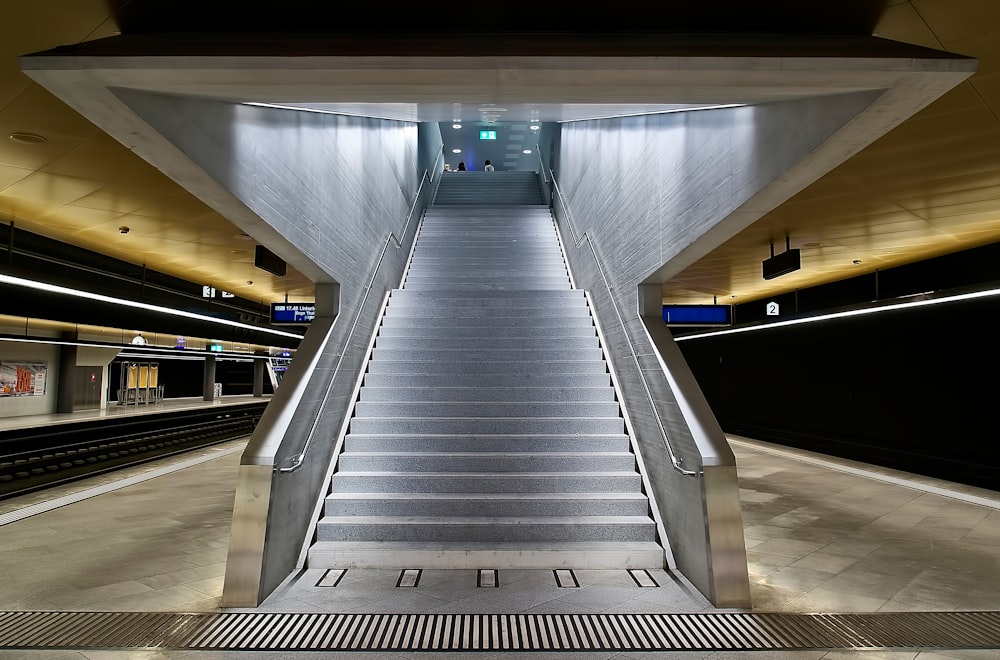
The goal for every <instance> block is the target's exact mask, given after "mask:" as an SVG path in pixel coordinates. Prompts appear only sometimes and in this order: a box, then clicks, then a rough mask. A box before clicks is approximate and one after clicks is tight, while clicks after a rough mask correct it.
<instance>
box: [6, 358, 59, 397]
mask: <svg viewBox="0 0 1000 660" xmlns="http://www.w3.org/2000/svg"><path fill="white" fill-rule="evenodd" d="M48 368H49V363H48V362H11V361H6V360H5V361H3V362H0V396H42V395H43V394H45V377H46V372H47V371H48Z"/></svg>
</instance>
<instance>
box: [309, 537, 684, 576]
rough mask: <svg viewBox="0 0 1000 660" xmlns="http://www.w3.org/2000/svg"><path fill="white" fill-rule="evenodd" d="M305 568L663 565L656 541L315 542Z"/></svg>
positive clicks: (520, 567)
mask: <svg viewBox="0 0 1000 660" xmlns="http://www.w3.org/2000/svg"><path fill="white" fill-rule="evenodd" d="M307 561H308V564H307V565H308V567H309V568H338V569H339V568H347V569H350V568H377V569H387V568H400V567H405V568H421V569H436V568H437V569H445V568H452V569H479V568H492V569H581V568H588V569H595V570H599V569H630V568H663V567H664V565H665V564H666V556H665V553H664V550H663V548H662V547H660V545H659V544H657V543H652V542H639V543H622V542H618V541H587V542H563V543H551V542H550V543H539V542H525V543H497V542H489V543H470V542H464V543H462V542H458V543H443V542H428V541H422V542H406V541H379V542H378V543H362V542H353V543H351V542H320V543H316V544H315V545H313V546H312V547H311V548H310V549H309V554H308V559H307Z"/></svg>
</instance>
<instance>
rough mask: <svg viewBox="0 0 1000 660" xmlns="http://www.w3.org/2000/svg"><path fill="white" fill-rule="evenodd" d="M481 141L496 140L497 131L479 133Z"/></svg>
mask: <svg viewBox="0 0 1000 660" xmlns="http://www.w3.org/2000/svg"><path fill="white" fill-rule="evenodd" d="M479 139H480V140H495V139H497V132H496V131H479Z"/></svg>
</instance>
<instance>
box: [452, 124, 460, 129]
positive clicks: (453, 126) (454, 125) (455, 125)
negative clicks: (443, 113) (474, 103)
mask: <svg viewBox="0 0 1000 660" xmlns="http://www.w3.org/2000/svg"><path fill="white" fill-rule="evenodd" d="M451 127H452V128H455V129H459V128H462V125H461V124H452V125H451Z"/></svg>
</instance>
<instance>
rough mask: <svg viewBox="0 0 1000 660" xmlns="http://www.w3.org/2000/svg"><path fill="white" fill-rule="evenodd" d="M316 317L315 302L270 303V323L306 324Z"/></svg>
mask: <svg viewBox="0 0 1000 660" xmlns="http://www.w3.org/2000/svg"><path fill="white" fill-rule="evenodd" d="M314 318H316V303H271V323H272V325H306V324H308V323H310V322H312V320H313V319H314Z"/></svg>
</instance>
